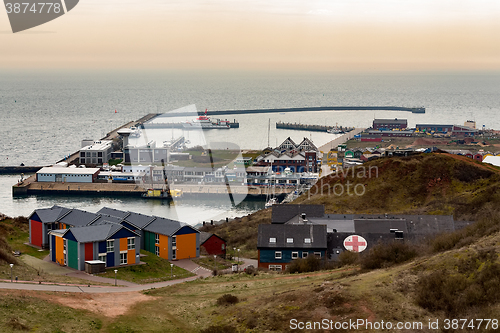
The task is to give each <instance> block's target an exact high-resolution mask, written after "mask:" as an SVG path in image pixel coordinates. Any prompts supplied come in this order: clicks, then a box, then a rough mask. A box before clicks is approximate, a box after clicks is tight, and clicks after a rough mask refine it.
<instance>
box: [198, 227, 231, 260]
mask: <svg viewBox="0 0 500 333" xmlns="http://www.w3.org/2000/svg"><path fill="white" fill-rule="evenodd" d="M200 247H201V248H203V249H204V250H205V251H204V252H206V253H207V254H212V255H213V254H215V255H218V256H224V257H225V256H226V241H225V240H224V239H222V238H220V237H219V236H217V235H215V234H211V233H208V232H203V231H202V232H200ZM200 250H201V249H200Z"/></svg>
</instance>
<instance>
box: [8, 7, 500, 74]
mask: <svg viewBox="0 0 500 333" xmlns="http://www.w3.org/2000/svg"><path fill="white" fill-rule="evenodd" d="M499 32H500V1H489V0H454V1H442V0H434V1H430V0H420V1H413V0H410V1H407V0H404V1H403V0H399V1H396V0H394V1H392V0H371V1H356V0H349V1H347V0H346V1H339V0H328V1H314V0H310V1H301V0H295V1H285V0H274V1H273V0H269V1H261V0H257V1H255V0H254V1H249V0H232V1H229V0H227V1H225V0H217V1H201V0H195V1H191V0H182V1H181V0H179V1H166V0H147V1H139V0H121V1H118V0H80V3H79V4H78V5H77V6H76V7H75V8H74V9H73V10H72V11H71V12H69V13H68V14H66V15H64V16H62V17H60V18H58V19H56V20H54V21H52V22H49V23H46V24H44V25H41V26H39V27H36V28H33V29H30V30H27V31H25V32H20V33H16V34H12V32H11V30H10V25H9V21H8V18H7V14H6V12H5V11H3V12H2V13H0V45H1V47H0V68H3V69H14V68H70V69H102V68H116V69H120V68H134V69H135V68H137V69H156V68H158V69H181V70H182V69H195V70H197V69H208V70H220V69H229V70H232V69H237V70H248V69H250V70H267V69H277V70H305V71H308V70H315V71H318V70H319V71H321V70H328V71H330V70H331V71H338V70H356V71H366V70H499V69H500V33H499Z"/></svg>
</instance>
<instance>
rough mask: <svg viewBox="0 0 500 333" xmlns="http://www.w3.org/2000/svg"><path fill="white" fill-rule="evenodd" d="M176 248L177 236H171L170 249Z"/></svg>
mask: <svg viewBox="0 0 500 333" xmlns="http://www.w3.org/2000/svg"><path fill="white" fill-rule="evenodd" d="M173 246H177V236H172V247H173Z"/></svg>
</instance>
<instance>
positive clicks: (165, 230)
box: [144, 217, 189, 236]
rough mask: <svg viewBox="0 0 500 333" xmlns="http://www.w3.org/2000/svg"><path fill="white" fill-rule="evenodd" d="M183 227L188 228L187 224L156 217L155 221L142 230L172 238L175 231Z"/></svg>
mask: <svg viewBox="0 0 500 333" xmlns="http://www.w3.org/2000/svg"><path fill="white" fill-rule="evenodd" d="M184 226H189V224H187V223H183V222H179V221H175V220H171V219H166V218H163V217H156V219H155V220H154V221H153V222H151V223H150V224H149V225H148V226H146V227H145V228H144V230H146V231H150V232H154V233H156V234H162V235H166V236H172V235H173V234H174V233H175V232H176V231H177V230H179V229H180V228H182V227H184Z"/></svg>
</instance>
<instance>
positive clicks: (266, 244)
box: [257, 224, 327, 249]
mask: <svg viewBox="0 0 500 333" xmlns="http://www.w3.org/2000/svg"><path fill="white" fill-rule="evenodd" d="M326 237H327V233H326V226H325V225H319V224H302V225H300V224H261V225H259V235H258V239H257V248H294V249H297V248H309V249H311V248H313V249H321V248H326V247H327V242H326ZM272 238H274V239H275V242H273V243H271V242H270V240H271V239H272ZM288 238H291V239H293V242H291V243H289V242H287V239H288ZM306 238H309V239H310V243H306V242H305V239H306Z"/></svg>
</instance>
